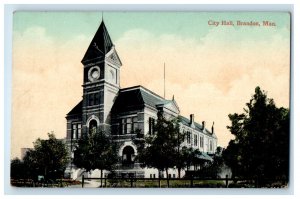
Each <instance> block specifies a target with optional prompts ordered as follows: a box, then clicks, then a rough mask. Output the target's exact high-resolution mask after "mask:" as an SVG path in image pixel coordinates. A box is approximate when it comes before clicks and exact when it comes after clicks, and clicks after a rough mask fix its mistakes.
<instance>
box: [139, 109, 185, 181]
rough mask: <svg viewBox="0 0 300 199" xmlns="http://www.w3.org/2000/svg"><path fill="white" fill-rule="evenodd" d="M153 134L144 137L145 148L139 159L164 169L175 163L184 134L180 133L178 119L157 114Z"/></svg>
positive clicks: (153, 166) (145, 164)
mask: <svg viewBox="0 0 300 199" xmlns="http://www.w3.org/2000/svg"><path fill="white" fill-rule="evenodd" d="M154 132H155V133H154V134H153V135H150V136H148V137H146V138H145V149H144V150H143V151H142V152H141V153H140V154H139V157H138V159H139V161H140V162H141V163H143V165H144V166H147V167H150V168H151V167H152V168H157V169H158V171H159V172H160V171H166V175H167V178H168V169H169V168H172V167H174V166H175V165H176V159H177V158H178V156H179V150H180V144H181V143H182V141H183V138H184V136H183V135H182V134H181V133H180V129H179V119H178V118H174V119H171V120H167V119H165V118H164V117H163V116H161V115H159V117H158V120H157V123H156V124H155V125H154ZM168 183H169V181H168Z"/></svg>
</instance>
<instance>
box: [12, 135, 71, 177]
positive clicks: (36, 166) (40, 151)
mask: <svg viewBox="0 0 300 199" xmlns="http://www.w3.org/2000/svg"><path fill="white" fill-rule="evenodd" d="M48 137H49V139H47V140H42V139H40V138H38V139H37V140H36V141H35V142H34V143H33V144H34V148H33V149H31V150H29V151H27V152H26V154H25V156H24V158H23V161H21V160H19V159H14V160H12V161H11V177H12V178H14V177H16V178H31V179H34V180H35V179H37V176H38V175H44V178H45V179H56V178H60V177H61V176H62V175H63V174H64V171H65V168H66V165H67V164H68V161H69V154H68V151H67V148H66V146H65V144H64V143H63V141H61V140H58V139H56V138H55V135H54V134H53V133H48Z"/></svg>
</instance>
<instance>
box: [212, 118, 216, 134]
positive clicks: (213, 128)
mask: <svg viewBox="0 0 300 199" xmlns="http://www.w3.org/2000/svg"><path fill="white" fill-rule="evenodd" d="M214 125H215V122H214V121H213V124H212V126H211V134H214Z"/></svg>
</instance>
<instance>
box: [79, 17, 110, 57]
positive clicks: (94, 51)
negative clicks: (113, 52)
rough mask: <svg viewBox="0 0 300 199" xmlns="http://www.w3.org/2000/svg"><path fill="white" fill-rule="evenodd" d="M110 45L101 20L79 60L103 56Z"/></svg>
mask: <svg viewBox="0 0 300 199" xmlns="http://www.w3.org/2000/svg"><path fill="white" fill-rule="evenodd" d="M112 46H113V43H112V41H111V39H110V36H109V34H108V31H107V29H106V27H105V24H104V22H103V21H102V22H101V24H100V26H99V28H98V30H97V32H96V34H95V36H94V38H93V40H92V41H91V43H90V45H89V47H88V49H87V51H86V53H85V55H84V57H83V59H82V60H81V62H82V63H84V62H87V61H91V60H93V59H96V58H101V57H102V58H104V56H105V55H106V53H108V52H109V51H110V49H111V48H112Z"/></svg>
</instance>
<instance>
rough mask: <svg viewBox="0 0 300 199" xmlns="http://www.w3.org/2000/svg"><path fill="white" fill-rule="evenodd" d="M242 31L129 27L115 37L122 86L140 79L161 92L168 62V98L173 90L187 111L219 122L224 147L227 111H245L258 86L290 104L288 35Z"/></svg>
mask: <svg viewBox="0 0 300 199" xmlns="http://www.w3.org/2000/svg"><path fill="white" fill-rule="evenodd" d="M240 34H241V33H240V32H239V31H237V30H235V29H227V30H225V31H222V30H218V29H215V30H212V31H210V33H209V34H207V35H206V36H205V37H204V38H202V39H201V40H200V41H197V40H195V39H191V38H182V37H179V36H177V35H175V34H164V35H154V34H151V33H149V32H147V31H146V30H141V29H139V30H132V31H128V32H126V33H125V34H124V35H123V37H122V38H120V39H119V40H118V41H116V48H117V50H118V52H119V54H120V56H121V58H122V61H123V66H122V71H121V83H122V86H123V87H127V86H133V85H137V84H141V85H144V86H145V87H147V88H149V89H151V90H153V91H154V92H157V93H158V94H160V95H161V96H163V63H164V62H166V93H167V95H166V97H167V98H169V99H170V98H171V97H172V95H173V94H174V95H175V99H176V101H177V103H178V104H179V107H180V110H181V114H183V115H184V116H188V115H189V114H191V113H194V114H195V117H196V120H198V121H199V122H201V121H202V120H206V121H207V124H210V125H211V124H212V122H213V121H215V124H216V125H215V129H216V132H217V135H218V137H219V144H220V145H221V146H226V145H227V143H228V141H229V139H230V138H231V135H230V133H229V132H228V130H227V128H226V126H227V125H230V121H229V119H228V114H230V113H235V112H238V113H240V112H242V110H243V108H244V107H245V104H246V103H247V102H248V101H249V100H250V98H251V95H252V94H253V93H254V89H255V87H256V86H261V88H262V89H264V90H266V91H267V92H268V97H270V98H274V99H275V102H276V103H277V105H278V106H285V107H288V104H289V103H288V102H289V67H290V66H289V56H290V51H289V39H285V38H284V37H283V36H282V35H281V34H280V33H278V34H277V33H276V32H272V34H270V36H269V37H268V38H266V39H263V38H258V39H257V37H253V38H248V39H247V38H245V36H242V37H241V36H240ZM243 34H244V33H243ZM264 34H266V33H264ZM238 39H239V40H238ZM256 39H257V40H256Z"/></svg>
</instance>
